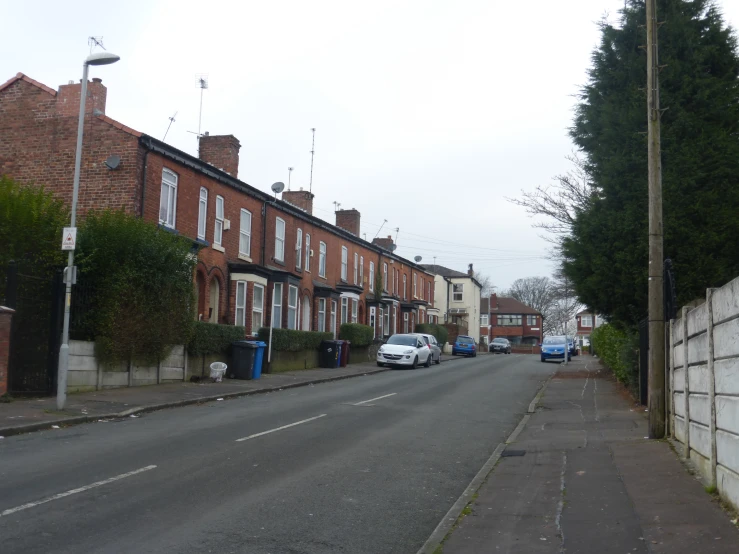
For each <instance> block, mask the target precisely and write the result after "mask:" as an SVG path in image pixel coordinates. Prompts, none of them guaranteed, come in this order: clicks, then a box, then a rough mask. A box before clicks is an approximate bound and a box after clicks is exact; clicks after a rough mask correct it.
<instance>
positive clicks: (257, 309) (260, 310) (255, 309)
mask: <svg viewBox="0 0 739 554" xmlns="http://www.w3.org/2000/svg"><path fill="white" fill-rule="evenodd" d="M257 290H260V291H261V292H262V301H261V302H260V303H259V305H257ZM264 292H265V290H264V286H263V285H258V284H256V283H254V292H253V293H252V307H251V334H252V335H256V334H257V331H259V328H260V327H264ZM256 314H259V325H257V326H256V329H255V328H254V327H255V325H254V316H255V315H256Z"/></svg>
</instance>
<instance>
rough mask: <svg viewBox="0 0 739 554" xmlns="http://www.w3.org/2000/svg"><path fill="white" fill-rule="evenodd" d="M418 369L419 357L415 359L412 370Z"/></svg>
mask: <svg viewBox="0 0 739 554" xmlns="http://www.w3.org/2000/svg"><path fill="white" fill-rule="evenodd" d="M417 367H418V356H416V357H415V358H413V365H412V366H411V369H416V368H417Z"/></svg>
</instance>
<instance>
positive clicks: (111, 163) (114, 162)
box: [103, 154, 121, 169]
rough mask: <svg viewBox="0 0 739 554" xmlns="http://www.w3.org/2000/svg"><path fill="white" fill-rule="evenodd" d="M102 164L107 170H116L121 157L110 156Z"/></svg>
mask: <svg viewBox="0 0 739 554" xmlns="http://www.w3.org/2000/svg"><path fill="white" fill-rule="evenodd" d="M103 163H104V164H105V167H107V168H108V169H118V166H119V165H121V157H120V156H117V155H115V154H113V155H112V156H108V159H107V160H105V161H104V162H103Z"/></svg>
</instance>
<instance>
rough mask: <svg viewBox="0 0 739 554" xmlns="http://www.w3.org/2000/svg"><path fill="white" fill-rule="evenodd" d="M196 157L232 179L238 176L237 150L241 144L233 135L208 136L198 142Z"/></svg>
mask: <svg viewBox="0 0 739 554" xmlns="http://www.w3.org/2000/svg"><path fill="white" fill-rule="evenodd" d="M198 145H199V147H198V157H199V158H200V159H201V160H203V161H204V162H206V163H209V164H210V165H212V166H214V167H216V168H218V169H222V170H223V171H225V172H226V173H228V174H229V175H231V176H232V177H238V175H239V149H240V148H241V144H240V143H239V140H238V139H237V138H236V137H235V136H233V135H209V134H208V133H207V132H206V133H205V135H203V136H202V137H200V139H199V140H198Z"/></svg>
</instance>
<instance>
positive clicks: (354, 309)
mask: <svg viewBox="0 0 739 554" xmlns="http://www.w3.org/2000/svg"><path fill="white" fill-rule="evenodd" d="M358 319H359V300H356V299H354V298H352V323H358Z"/></svg>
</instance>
